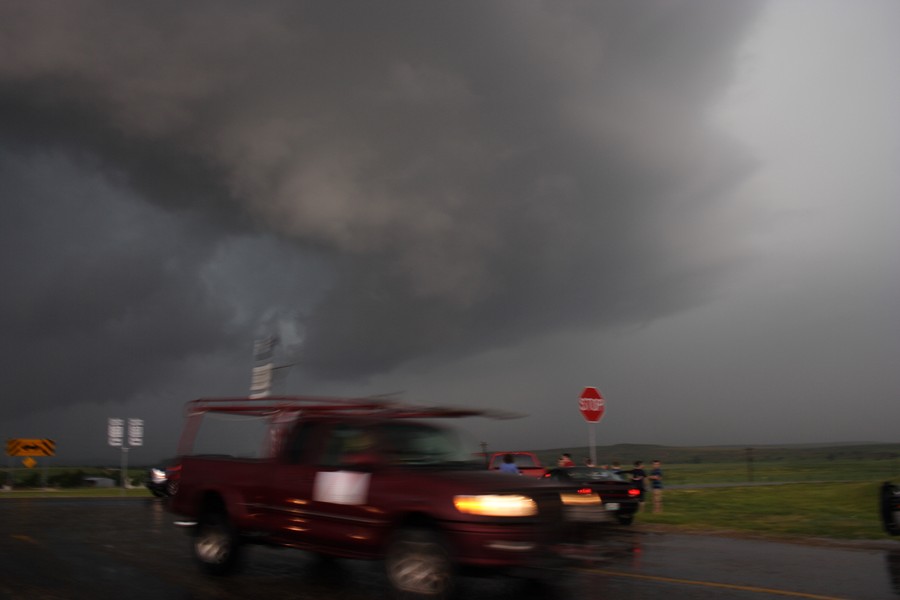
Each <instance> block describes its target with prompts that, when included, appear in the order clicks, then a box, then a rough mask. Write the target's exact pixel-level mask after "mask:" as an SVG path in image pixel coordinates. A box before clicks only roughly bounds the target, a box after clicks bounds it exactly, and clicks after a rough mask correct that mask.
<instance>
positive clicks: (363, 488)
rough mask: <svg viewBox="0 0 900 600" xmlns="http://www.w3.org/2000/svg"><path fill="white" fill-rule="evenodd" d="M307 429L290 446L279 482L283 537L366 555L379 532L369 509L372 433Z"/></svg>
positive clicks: (345, 426) (351, 428)
mask: <svg viewBox="0 0 900 600" xmlns="http://www.w3.org/2000/svg"><path fill="white" fill-rule="evenodd" d="M319 425H321V427H314V426H313V425H312V424H308V427H306V428H305V427H304V426H303V425H301V426H299V427H298V428H297V429H296V430H295V435H293V436H292V437H291V438H289V440H288V445H287V448H286V457H285V458H286V459H287V460H286V463H285V464H283V465H282V466H281V467H280V469H279V470H280V475H279V477H278V480H277V481H276V482H275V485H274V488H273V489H274V490H275V491H276V496H275V498H276V503H277V504H278V505H279V508H280V512H281V514H282V515H283V516H282V518H281V520H282V521H283V527H282V533H283V535H284V536H285V537H288V538H290V539H292V540H293V541H294V542H295V543H298V545H308V544H311V545H312V546H313V547H317V548H320V549H327V548H330V549H333V550H335V551H336V552H345V551H349V552H353V553H362V554H365V553H366V552H368V550H369V548H370V547H371V545H372V544H373V543H374V541H373V542H372V544H370V543H367V542H368V541H371V540H373V530H374V528H377V527H379V526H380V525H381V524H382V523H381V519H379V512H378V511H376V510H374V509H373V508H372V507H371V506H369V502H368V501H369V490H370V487H371V485H372V477H373V467H374V464H375V462H376V459H375V438H374V436H373V432H372V431H371V429H370V428H369V427H367V426H365V425H360V424H355V423H324V422H322V423H319Z"/></svg>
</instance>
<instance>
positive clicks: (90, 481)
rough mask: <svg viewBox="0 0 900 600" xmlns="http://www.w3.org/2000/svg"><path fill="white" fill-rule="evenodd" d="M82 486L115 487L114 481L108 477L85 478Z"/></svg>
mask: <svg viewBox="0 0 900 600" xmlns="http://www.w3.org/2000/svg"><path fill="white" fill-rule="evenodd" d="M84 485H86V486H87V487H98V488H111V487H116V481H115V480H114V479H110V478H109V477H85V478H84Z"/></svg>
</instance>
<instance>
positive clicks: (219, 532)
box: [191, 512, 241, 576]
mask: <svg viewBox="0 0 900 600" xmlns="http://www.w3.org/2000/svg"><path fill="white" fill-rule="evenodd" d="M191 549H192V551H193V554H194V559H195V560H196V561H197V564H199V565H200V568H201V569H202V570H203V571H205V572H206V573H208V574H210V575H217V576H220V575H228V574H230V573H233V572H234V571H235V570H236V569H237V567H238V561H239V559H240V551H241V544H240V538H239V537H238V535H237V532H236V531H235V530H234V527H232V525H231V523H230V522H229V521H228V515H226V514H225V513H223V512H208V513H204V514H203V515H201V516H200V519H199V520H198V522H197V531H196V533H195V534H194V536H192V537H191Z"/></svg>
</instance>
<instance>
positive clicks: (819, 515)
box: [637, 481, 890, 540]
mask: <svg viewBox="0 0 900 600" xmlns="http://www.w3.org/2000/svg"><path fill="white" fill-rule="evenodd" d="M880 485H881V482H880V481H877V482H875V481H868V482H850V483H839V482H836V483H792V484H784V485H766V486H755V487H753V486H739V487H722V488H697V489H683V490H664V492H663V494H664V495H663V511H662V513H661V514H654V513H653V512H652V510H651V509H652V502H651V501H650V499H649V497H648V502H646V503H645V505H644V508H643V509H642V512H640V513H639V514H638V518H637V522H638V523H649V524H664V525H672V526H677V527H679V528H682V529H685V530H691V531H708V532H726V531H734V532H741V533H752V534H764V535H772V536H785V537H797V536H802V537H814V538H831V539H844V540H848V539H849V540H879V539H888V538H890V536H888V535H887V534H886V533H885V532H884V531H883V529H882V527H881V522H880V519H879V513H878V510H879V505H878V500H879V487H880Z"/></svg>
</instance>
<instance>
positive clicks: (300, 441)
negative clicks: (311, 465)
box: [286, 421, 316, 465]
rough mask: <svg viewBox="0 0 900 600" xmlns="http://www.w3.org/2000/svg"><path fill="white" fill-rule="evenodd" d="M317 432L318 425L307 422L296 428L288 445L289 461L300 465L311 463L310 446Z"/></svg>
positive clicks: (287, 454)
mask: <svg viewBox="0 0 900 600" xmlns="http://www.w3.org/2000/svg"><path fill="white" fill-rule="evenodd" d="M315 431H316V423H314V422H310V421H306V422H305V423H300V424H299V425H297V426H296V427H294V431H293V432H291V437H290V438H289V439H288V443H287V452H286V456H287V461H288V463H290V464H292V465H298V464H302V463H305V462H308V461H309V446H310V444H311V443H312V440H313V434H314V433H315Z"/></svg>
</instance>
